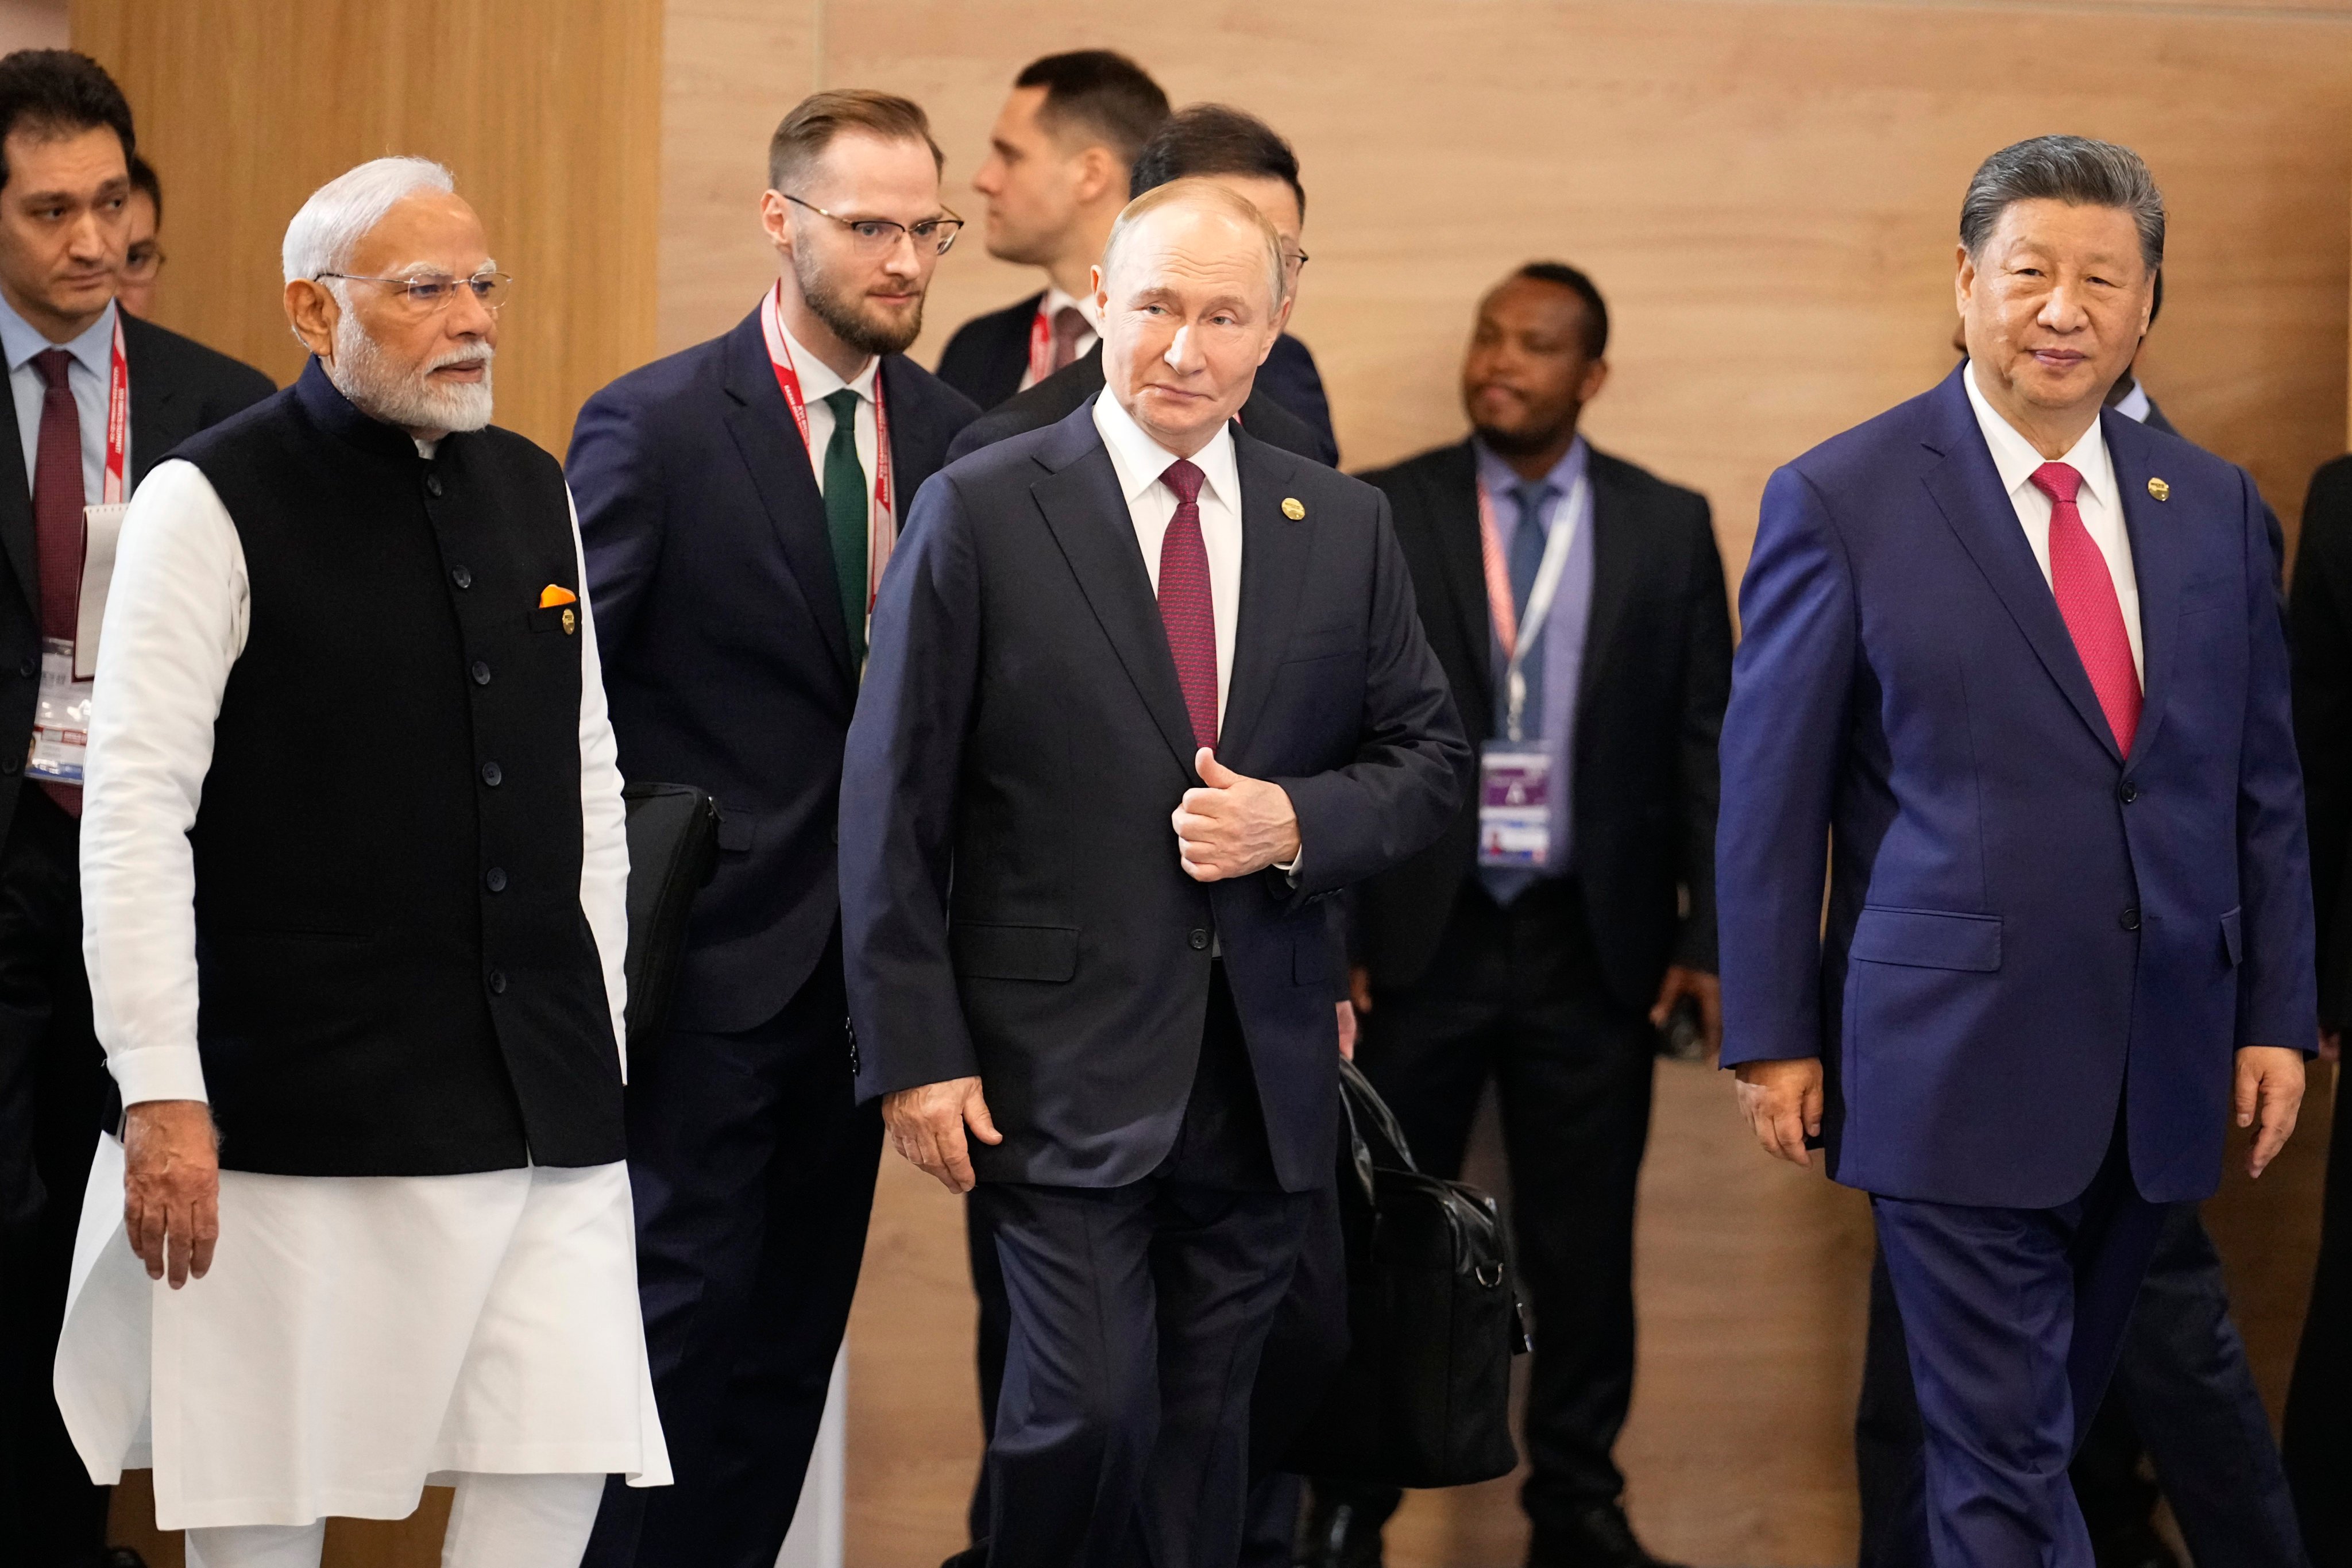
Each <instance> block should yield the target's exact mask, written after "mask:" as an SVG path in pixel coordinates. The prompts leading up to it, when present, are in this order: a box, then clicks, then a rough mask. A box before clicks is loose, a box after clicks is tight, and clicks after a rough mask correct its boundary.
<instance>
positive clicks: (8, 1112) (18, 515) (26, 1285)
mask: <svg viewBox="0 0 2352 1568" xmlns="http://www.w3.org/2000/svg"><path fill="white" fill-rule="evenodd" d="M132 151H133V144H132V130H131V108H130V105H129V104H128V103H126V102H125V101H124V100H123V97H122V93H121V89H118V88H117V87H116V86H115V84H114V82H113V81H112V79H110V78H109V77H108V76H107V74H106V72H105V71H104V70H102V69H101V68H100V67H99V66H98V65H97V63H96V62H94V61H92V60H90V59H89V58H85V57H83V56H81V55H78V54H73V53H70V52H68V51H66V50H62V49H37V50H24V51H21V52H19V53H16V54H13V55H10V56H8V57H7V58H5V59H0V350H5V355H6V359H7V365H8V382H9V391H10V394H11V395H12V396H13V397H14V399H15V403H16V424H15V427H14V430H13V432H12V433H13V434H14V435H16V436H17V437H21V440H11V441H0V454H5V455H0V553H5V560H6V574H7V576H8V577H9V578H10V579H12V580H13V582H14V584H15V586H14V587H13V588H11V587H5V586H0V835H5V837H0V1358H4V1359H0V1541H5V1542H7V1543H8V1544H9V1546H10V1548H11V1549H12V1550H14V1551H15V1552H19V1553H21V1556H18V1557H16V1558H15V1559H13V1560H15V1561H19V1562H23V1563H26V1564H28V1565H30V1568H50V1565H51V1564H60V1565H63V1564H70V1565H71V1568H88V1565H89V1564H90V1563H95V1562H96V1561H97V1560H98V1554H99V1550H100V1544H101V1542H103V1541H104V1539H105V1528H106V1503H107V1489H105V1488H102V1487H94V1486H92V1485H90V1481H89V1471H88V1470H87V1469H86V1468H83V1466H82V1463H81V1460H80V1458H79V1457H78V1456H77V1455H76V1454H75V1452H74V1449H73V1446H72V1444H71V1443H70V1442H69V1441H68V1438H67V1436H66V1432H65V1426H64V1425H63V1422H62V1420H61V1419H60V1417H59V1416H58V1409H57V1401H56V1398H55V1397H54V1395H53V1394H51V1393H50V1363H51V1362H52V1361H53V1360H54V1359H55V1355H56V1352H57V1342H58V1322H59V1318H60V1314H61V1313H62V1312H63V1310H64V1308H65V1295H66V1277H67V1272H68V1268H69V1267H70V1265H71V1262H72V1258H73V1241H74V1230H75V1226H76V1225H77V1223H78V1222H79V1218H80V1215H81V1198H82V1186H83V1183H84V1180H85V1178H86V1177H87V1176H88V1175H89V1163H90V1155H91V1152H92V1150H93V1149H94V1148H95V1147H96V1145H97V1142H98V1135H99V1131H100V1128H101V1126H102V1125H103V1124H104V1123H105V1122H106V1121H107V1118H108V1114H109V1102H110V1099H111V1095H112V1080H111V1079H110V1078H109V1077H108V1074H107V1070H106V1058H105V1056H104V1053H103V1052H101V1051H100V1048H99V1044H98V1039H97V1037H96V1036H95V1035H93V1034H92V1033H91V1029H90V1017H89V978H88V976H87V974H86V973H84V971H83V968H82V952H81V892H80V873H79V863H78V862H79V839H80V832H79V816H80V810H81V788H80V785H79V784H77V783H67V782H59V781H58V780H57V779H56V778H54V777H44V778H41V779H37V780H35V781H33V782H32V783H31V784H30V786H29V787H28V784H27V774H26V752H27V751H28V749H29V746H30V742H31V737H32V733H33V729H34V723H35V702H36V698H37V691H38V689H39V687H40V684H41V679H40V678H41V669H42V660H43V653H44V643H45V640H48V639H62V640H63V642H65V643H67V644H70V643H71V641H72V640H73V637H74V621H75V616H74V608H75V605H76V603H77V602H78V599H79V584H80V581H81V552H82V545H83V514H82V509H83V507H84V506H85V505H90V504H96V503H99V502H100V501H101V500H103V499H104V495H105V491H106V486H105V482H104V472H105V468H106V466H107V462H108V455H109V451H108V440H107V424H108V416H109V405H110V391H109V383H110V369H111V364H112V360H113V349H114V342H115V333H116V329H117V327H118V325H119V326H120V329H121V347H122V362H123V369H124V372H125V376H126V379H127V382H128V412H129V430H128V437H127V443H126V447H125V449H124V451H123V453H122V456H123V459H124V471H123V479H124V480H125V481H126V484H125V487H124V492H123V493H124V494H125V496H127V495H128V493H129V488H130V487H131V486H135V485H136V484H137V482H138V481H139V480H140V479H142V478H144V477H145V476H146V473H147V470H148V469H150V468H153V467H154V466H155V464H156V462H157V461H158V460H159V459H160V458H163V455H164V454H165V453H167V452H169V451H170V450H171V449H172V448H173V447H176V446H178V445H179V444H180V442H182V441H183V440H184V439H186V438H187V437H190V436H193V435H194V434H195V433H196V432H197V431H199V430H202V429H204V428H205V426H209V425H213V424H215V423H217V422H218V421H220V420H222V419H225V418H226V417H227V416H230V415H231V414H234V413H236V411H237V410H239V409H241V408H244V407H246V406H247V405H250V404H254V403H257V402H259V401H260V400H261V399H262V398H264V397H267V396H268V395H269V394H270V392H271V391H272V390H273V388H272V387H271V385H270V384H269V378H268V377H267V376H265V375H263V374H261V373H260V372H259V371H257V370H255V369H253V368H252V367H251V366H249V365H246V364H242V363H238V362H237V361H236V360H233V359H230V358H229V357H228V356H227V355H226V354H220V353H214V352H213V351H212V350H210V349H208V348H205V347H204V346H203V345H202V344H200V343H196V342H191V341H190V340H188V339H186V338H184V337H181V336H180V335H179V334H177V333H176V332H171V331H165V330H164V329H163V328H162V327H158V326H155V325H153V324H152V323H150V322H147V321H141V320H139V319H138V318H137V317H135V316H132V315H130V314H129V313H127V312H125V311H123V310H121V309H120V308H119V307H117V306H116V305H115V303H114V290H115V287H116V284H117V281H118V269H119V268H121V265H122V262H123V254H124V249H125V247H126V246H127V245H128V243H129V220H128V218H127V217H126V216H125V209H126V206H127V205H128V203H129V200H130V196H131V173H130V159H131V154H132Z"/></svg>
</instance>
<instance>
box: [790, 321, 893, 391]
mask: <svg viewBox="0 0 2352 1568" xmlns="http://www.w3.org/2000/svg"><path fill="white" fill-rule="evenodd" d="M784 346H785V347H786V348H787V349H789V350H791V351H792V356H793V373H794V374H797V375H798V376H799V377H800V378H801V400H802V401H803V402H804V403H816V402H820V401H822V400H823V399H824V398H827V397H831V396H832V395H834V394H835V393H836V392H839V391H840V390H841V389H842V388H843V387H847V388H849V390H850V391H852V392H854V393H856V394H857V395H858V398H859V399H860V401H862V402H866V403H871V402H873V401H874V374H875V372H876V371H877V370H879V369H880V368H881V365H882V356H881V355H879V354H867V355H866V363H865V366H864V367H863V368H862V369H860V370H859V371H858V373H857V374H856V375H853V376H851V377H850V378H849V379H848V380H847V381H844V380H842V379H841V377H840V376H839V375H838V374H835V371H834V368H833V366H831V365H829V364H827V363H824V361H823V360H821V359H819V358H817V357H816V355H815V354H814V353H810V352H809V348H808V345H807V344H805V343H803V342H801V341H800V339H798V338H796V337H794V336H793V330H792V329H791V328H790V327H786V328H784Z"/></svg>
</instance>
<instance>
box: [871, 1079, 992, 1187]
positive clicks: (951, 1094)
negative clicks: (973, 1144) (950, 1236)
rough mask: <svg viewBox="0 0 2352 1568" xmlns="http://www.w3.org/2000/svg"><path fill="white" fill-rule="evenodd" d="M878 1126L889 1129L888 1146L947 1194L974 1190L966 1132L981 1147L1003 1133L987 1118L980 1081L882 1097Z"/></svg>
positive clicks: (931, 1086) (953, 1082)
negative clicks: (935, 1179)
mask: <svg viewBox="0 0 2352 1568" xmlns="http://www.w3.org/2000/svg"><path fill="white" fill-rule="evenodd" d="M882 1124H883V1125H884V1126H885V1127H887V1128H888V1129H889V1130H890V1147H892V1148H893V1149H896V1150H898V1152H899V1153H901V1154H904V1155H905V1156H906V1157H907V1159H908V1161H909V1162H910V1163H913V1164H914V1165H916V1166H917V1167H919V1168H920V1169H922V1170H925V1171H929V1173H931V1174H932V1175H934V1176H937V1177H938V1178H939V1179H940V1185H941V1186H943V1187H945V1188H947V1190H948V1191H950V1192H951V1193H968V1192H970V1191H971V1188H972V1181H973V1177H972V1173H971V1149H970V1146H969V1145H968V1144H966V1143H965V1142H964V1129H965V1128H966V1127H970V1128H971V1135H972V1136H973V1137H975V1138H977V1139H979V1140H980V1141H981V1142H983V1143H992V1144H993V1143H1002V1142H1004V1134H1003V1133H1002V1132H999V1131H997V1130H996V1123H995V1121H993V1120H992V1119H991V1118H990V1116H989V1114H988V1101H987V1100H986V1099H985V1098H984V1097H983V1096H982V1094H981V1092H980V1079H976V1078H951V1079H948V1080H947V1081H946V1082H944V1083H927V1084H924V1085H922V1086H921V1087H919V1088H917V1089H899V1090H898V1091H897V1092H896V1093H893V1094H886V1095H884V1096H883V1097H882Z"/></svg>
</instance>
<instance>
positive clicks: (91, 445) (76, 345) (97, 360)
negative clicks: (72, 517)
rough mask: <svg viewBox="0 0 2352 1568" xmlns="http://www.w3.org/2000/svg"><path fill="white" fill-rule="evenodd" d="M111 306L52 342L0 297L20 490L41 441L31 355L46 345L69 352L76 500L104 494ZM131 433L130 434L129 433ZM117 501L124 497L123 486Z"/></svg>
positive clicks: (39, 393)
mask: <svg viewBox="0 0 2352 1568" xmlns="http://www.w3.org/2000/svg"><path fill="white" fill-rule="evenodd" d="M114 310H115V307H114V305H113V303H112V302H111V301H109V302H108V304H107V307H106V309H105V310H102V311H100V313H99V318H98V320H97V321H92V322H91V323H90V324H89V327H88V328H87V329H85V330H84V331H83V332H82V334H81V336H79V337H78V338H76V339H74V341H73V342H69V343H53V342H49V340H48V339H47V338H45V337H43V336H42V335H41V333H40V330H39V329H38V328H37V327H35V326H34V325H33V324H32V323H31V322H30V321H26V320H25V318H24V317H22V316H20V315H18V314H16V308H15V307H14V306H12V305H10V304H9V303H8V300H7V298H6V296H5V295H0V353H5V354H6V355H7V356H8V390H9V392H10V393H11V394H12V395H14V396H15V398H16V434H17V435H18V436H20V437H23V438H24V443H25V493H26V494H27V495H30V494H31V493H32V485H33V464H34V459H35V458H36V456H37V453H38V452H39V450H40V445H41V402H42V400H43V399H44V398H46V397H47V395H48V390H49V388H48V383H47V382H45V381H43V380H42V379H41V373H40V372H39V371H38V370H37V369H35V368H34V366H33V357H34V356H35V355H36V354H38V353H42V352H43V351H44V350H47V349H63V350H65V351H66V352H67V353H69V354H71V355H73V363H71V364H69V365H68V366H67V367H66V384H67V385H68V386H69V387H71V388H72V389H73V395H74V408H75V410H76V412H77V413H78V414H79V416H80V417H81V489H82V499H83V500H85V501H86V502H88V503H89V504H90V505H93V506H94V505H96V504H97V503H98V502H99V501H100V500H104V499H105V496H106V378H107V376H108V374H110V372H111V371H112V370H113V368H114ZM131 435H132V436H133V437H135V433H131ZM130 439H131V437H126V439H125V441H124V447H125V450H124V452H123V455H122V456H123V474H124V476H125V477H126V479H127V478H128V476H129V475H130V473H131V462H130V458H131V453H130V451H129V445H130ZM123 499H124V500H129V499H130V496H129V493H128V491H127V490H126V492H125V494H124V496H123Z"/></svg>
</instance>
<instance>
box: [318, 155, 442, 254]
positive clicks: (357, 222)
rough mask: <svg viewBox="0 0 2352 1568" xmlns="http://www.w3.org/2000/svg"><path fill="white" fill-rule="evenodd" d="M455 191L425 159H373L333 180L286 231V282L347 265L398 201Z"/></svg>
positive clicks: (428, 159) (433, 163) (321, 188)
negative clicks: (431, 193) (420, 193)
mask: <svg viewBox="0 0 2352 1568" xmlns="http://www.w3.org/2000/svg"><path fill="white" fill-rule="evenodd" d="M456 189H457V179H456V177H455V176H453V175H452V174H450V173H449V171H448V170H446V169H445V168H443V167H442V166H441V165H440V164H438V163H435V162H433V160H431V159H430V158H377V159H374V160H373V161H372V162H369V163H362V164H361V165H360V166H359V167H357V168H356V169H351V170H347V171H345V172H344V173H342V174H338V175H336V176H335V177H334V178H333V179H331V180H329V181H328V182H327V183H326V184H323V185H320V187H319V188H318V189H317V190H315V191H312V192H311V193H310V200H309V201H307V202H304V203H303V204H302V210H301V211H300V212H298V213H296V214H295V215H294V221H293V222H292V223H289V224H288V225H287V226H286V246H285V249H284V251H283V253H282V257H281V259H282V260H283V262H284V264H285V268H286V281H287V282H289V283H291V282H293V281H294V280H295V279H298V278H316V277H318V276H319V274H320V273H321V272H334V271H338V270H340V269H341V268H345V267H348V266H350V265H351V260H352V251H354V250H356V249H358V248H359V243H360V241H361V240H362V238H364V237H366V235H367V232H368V230H370V229H372V228H373V227H374V226H376V225H377V224H379V223H382V222H383V215H384V214H386V213H388V212H390V211H391V210H392V209H393V208H394V206H396V205H399V204H400V203H401V201H402V200H404V198H406V197H409V196H413V195H416V193H417V192H419V191H454V190H456Z"/></svg>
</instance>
